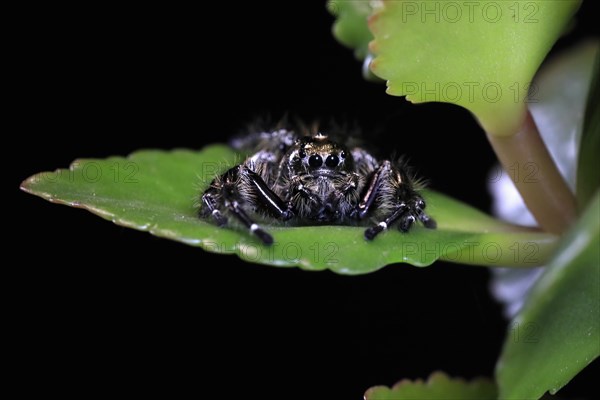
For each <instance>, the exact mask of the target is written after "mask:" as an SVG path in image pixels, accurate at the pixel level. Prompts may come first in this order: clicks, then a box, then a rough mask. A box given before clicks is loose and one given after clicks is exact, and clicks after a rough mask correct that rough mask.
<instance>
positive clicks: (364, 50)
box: [327, 0, 373, 60]
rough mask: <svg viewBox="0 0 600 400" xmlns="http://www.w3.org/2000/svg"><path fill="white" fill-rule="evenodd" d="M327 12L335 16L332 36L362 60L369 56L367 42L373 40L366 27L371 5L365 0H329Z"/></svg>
mask: <svg viewBox="0 0 600 400" xmlns="http://www.w3.org/2000/svg"><path fill="white" fill-rule="evenodd" d="M327 8H328V9H329V11H330V12H331V13H332V14H333V15H335V16H336V21H335V23H334V24H333V36H334V37H335V38H336V39H337V40H338V41H339V42H340V43H342V44H343V45H344V46H346V47H349V48H351V49H354V55H355V56H356V58H358V59H359V60H364V59H365V57H366V56H367V54H369V42H370V41H371V40H372V39H373V35H372V34H371V31H369V27H368V25H367V17H368V16H369V15H371V11H372V8H371V5H370V2H369V1H365V0H330V1H329V2H328V3H327Z"/></svg>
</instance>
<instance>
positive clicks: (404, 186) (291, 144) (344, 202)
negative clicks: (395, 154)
mask: <svg viewBox="0 0 600 400" xmlns="http://www.w3.org/2000/svg"><path fill="white" fill-rule="evenodd" d="M238 143H241V146H240V145H239V146H238V147H244V149H243V150H246V151H248V150H250V151H251V152H253V154H251V155H250V156H249V157H248V158H246V160H245V161H244V162H243V163H241V164H239V165H237V166H235V167H233V168H231V169H229V170H228V171H227V172H225V173H224V174H223V175H221V176H218V177H216V178H215V179H214V180H213V181H212V183H211V185H210V187H209V188H208V189H206V191H205V192H204V193H203V194H202V203H201V209H200V213H201V215H202V216H203V217H208V216H210V215H212V218H213V219H214V220H215V221H216V222H217V224H219V225H221V226H222V225H226V224H227V222H228V220H229V218H230V217H233V218H235V219H236V220H238V221H240V222H241V223H242V224H243V225H244V226H245V227H246V228H247V229H249V230H250V232H252V233H253V234H255V235H256V236H257V237H259V238H260V239H261V240H262V241H263V242H264V243H265V244H271V243H273V237H272V236H271V235H270V234H269V233H267V232H266V231H265V230H264V229H263V228H262V227H260V226H259V225H258V223H257V222H256V221H257V220H258V219H260V220H265V218H271V219H277V220H280V221H289V223H295V224H298V225H307V224H313V225H314V224H356V223H357V222H359V221H364V220H367V219H368V220H370V221H373V224H372V226H371V227H369V228H367V229H366V230H365V234H364V235H365V238H366V239H367V240H372V239H373V238H375V236H376V235H377V234H378V233H380V232H382V231H383V230H385V229H387V228H388V227H390V226H391V225H392V224H395V223H397V224H398V228H399V229H400V230H401V231H403V232H407V231H408V230H409V229H410V227H411V226H412V224H413V223H414V222H415V220H419V221H421V222H422V223H423V225H424V226H425V227H427V228H432V229H433V228H435V226H436V223H435V221H434V220H433V219H432V218H430V217H429V216H428V215H427V214H426V213H425V212H424V209H425V201H424V200H423V198H422V197H421V196H420V195H419V193H418V188H417V187H415V186H416V185H415V180H414V179H413V177H412V176H410V174H409V173H407V172H406V170H405V168H404V167H403V166H402V165H394V164H393V163H392V162H390V161H389V160H382V161H379V160H377V159H376V158H375V157H373V156H372V155H371V154H370V153H368V152H367V151H365V150H364V149H362V148H360V147H352V148H347V147H346V146H345V145H344V144H342V143H340V142H338V141H334V140H331V139H329V138H328V137H327V136H325V135H323V134H320V133H318V134H316V135H312V136H302V137H299V136H297V135H295V134H294V132H293V131H290V130H285V129H280V130H276V131H273V132H262V133H258V134H254V135H252V136H250V137H249V138H247V139H245V140H243V141H238Z"/></svg>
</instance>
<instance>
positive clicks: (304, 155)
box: [298, 149, 306, 158]
mask: <svg viewBox="0 0 600 400" xmlns="http://www.w3.org/2000/svg"><path fill="white" fill-rule="evenodd" d="M298 156H300V158H304V157H306V152H305V151H304V149H300V151H299V152H298Z"/></svg>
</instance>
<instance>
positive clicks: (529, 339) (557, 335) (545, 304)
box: [496, 192, 600, 399]
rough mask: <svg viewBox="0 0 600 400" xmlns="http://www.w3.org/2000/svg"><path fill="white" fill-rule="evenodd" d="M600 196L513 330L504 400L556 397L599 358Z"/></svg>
mask: <svg viewBox="0 0 600 400" xmlns="http://www.w3.org/2000/svg"><path fill="white" fill-rule="evenodd" d="M598 243H600V192H596V195H595V197H594V198H593V200H592V201H591V202H590V205H589V206H588V208H587V210H586V211H585V213H584V214H583V215H582V216H581V218H580V219H579V221H578V222H577V224H576V225H575V226H573V227H572V229H571V230H570V231H569V232H568V234H567V235H566V236H565V238H564V240H563V241H562V242H561V245H560V247H559V249H558V251H557V252H556V254H555V256H554V257H553V259H552V260H551V262H550V263H549V265H548V267H547V270H546V271H545V272H544V275H542V276H541V277H540V279H539V280H538V281H537V282H536V284H535V286H534V287H533V289H532V291H531V294H530V296H529V298H528V299H527V302H526V304H525V306H524V307H523V309H522V310H521V312H520V313H519V314H518V315H517V316H516V317H515V319H514V320H513V321H512V323H511V325H510V331H509V333H508V335H507V338H506V341H505V343H504V348H503V350H502V355H501V357H500V359H499V361H498V364H497V365H496V377H497V382H498V385H499V390H500V398H502V399H537V398H540V397H541V396H542V395H543V394H544V393H545V392H546V391H550V393H552V394H554V393H556V392H557V391H558V390H559V389H560V388H562V387H563V386H564V385H565V384H567V383H568V382H569V381H570V380H571V379H572V378H573V377H574V376H575V375H576V374H577V373H578V372H579V371H581V370H582V369H583V368H584V367H585V366H586V365H588V364H589V363H591V362H592V361H593V360H594V359H595V358H596V357H598V355H600V285H599V284H598V282H600V248H599V247H598Z"/></svg>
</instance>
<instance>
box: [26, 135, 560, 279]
mask: <svg viewBox="0 0 600 400" xmlns="http://www.w3.org/2000/svg"><path fill="white" fill-rule="evenodd" d="M239 158H240V157H239V156H238V155H236V153H234V152H233V151H232V150H231V149H230V148H228V147H226V146H223V145H213V146H209V147H207V148H205V149H204V150H202V151H200V152H195V151H191V150H175V151H160V150H142V151H138V152H135V153H133V154H132V155H130V156H129V157H127V158H122V157H111V158H108V159H104V160H95V159H87V160H77V161H75V162H74V163H73V164H72V165H71V168H70V169H69V170H58V171H55V172H45V173H41V174H37V175H34V176H33V177H31V178H29V179H27V180H26V181H25V182H23V184H22V189H23V190H25V191H27V192H29V193H32V194H35V195H37V196H40V197H42V198H44V199H46V200H49V201H51V202H55V203H60V204H66V205H69V206H73V207H79V208H83V209H86V210H89V211H91V212H93V213H95V214H97V215H99V216H101V217H103V218H105V219H108V220H110V221H113V222H114V223H116V224H119V225H123V226H127V227H130V228H134V229H138V230H142V231H149V232H150V233H152V234H154V235H156V236H160V237H164V238H167V239H173V240H177V241H180V242H183V243H186V244H190V245H194V246H200V247H202V248H204V249H206V250H208V251H212V252H217V253H235V254H238V255H239V256H240V257H241V258H242V259H244V260H247V261H250V262H256V263H262V264H269V265H276V266H300V267H301V268H305V269H309V270H323V269H331V270H333V271H335V272H338V273H342V274H360V273H367V272H372V271H375V270H377V269H379V268H381V267H383V266H385V265H388V264H392V263H399V262H406V263H410V264H413V265H416V266H427V265H430V264H432V263H433V262H434V261H435V260H437V259H438V258H440V259H443V260H449V261H455V262H461V263H471V264H479V265H516V266H525V267H527V266H534V265H539V264H542V263H543V262H544V261H545V260H546V259H547V258H548V256H549V255H550V253H551V251H552V249H553V247H554V245H555V243H556V237H555V236H553V235H550V234H546V233H540V232H537V231H533V230H530V229H527V228H520V227H516V226H514V225H510V224H506V223H503V222H500V221H498V220H495V219H493V218H492V217H489V216H487V215H485V214H483V213H481V212H480V211H477V210H475V209H473V208H471V207H469V206H467V205H465V204H463V203H460V202H458V201H456V200H453V199H450V198H448V197H447V196H444V195H442V194H439V193H435V192H433V191H425V192H424V196H425V198H426V200H427V201H428V210H429V212H430V215H432V216H433V217H435V218H436V219H437V221H438V229H436V230H430V229H425V228H423V227H421V226H416V227H415V228H414V229H412V230H411V231H410V233H408V234H403V233H400V232H399V231H398V230H396V229H392V230H390V231H388V232H384V233H383V234H381V235H380V236H378V237H377V239H376V240H374V241H372V242H368V241H366V240H365V239H364V238H363V232H364V229H365V228H364V227H356V226H326V227H323V226H321V227H319V226H307V227H283V226H268V227H267V228H268V230H269V231H270V232H271V233H272V234H273V236H274V238H275V243H274V244H273V245H272V246H271V247H265V246H263V245H262V244H261V243H260V242H259V241H258V240H257V239H256V238H255V237H253V236H252V235H249V234H248V233H247V232H245V231H236V230H231V229H223V228H219V227H217V226H215V225H214V224H212V223H210V222H207V221H205V220H201V219H199V218H198V217H197V208H196V205H197V203H198V199H199V196H200V193H202V191H203V190H204V189H205V188H206V187H207V186H208V185H209V184H210V181H211V180H212V179H213V178H214V177H215V176H216V174H218V173H222V172H224V171H225V170H227V168H229V167H231V166H233V165H234V162H235V160H236V159H237V160H239Z"/></svg>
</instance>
